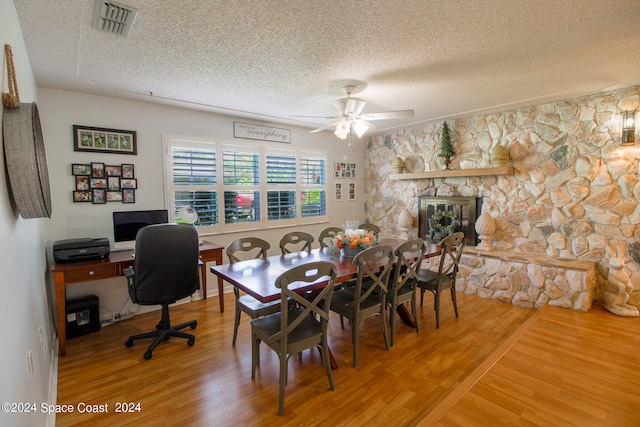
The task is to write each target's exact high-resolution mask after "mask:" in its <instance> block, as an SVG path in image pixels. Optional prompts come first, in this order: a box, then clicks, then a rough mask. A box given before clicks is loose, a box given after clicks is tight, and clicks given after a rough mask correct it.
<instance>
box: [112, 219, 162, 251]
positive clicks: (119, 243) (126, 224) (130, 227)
mask: <svg viewBox="0 0 640 427" xmlns="http://www.w3.org/2000/svg"><path fill="white" fill-rule="evenodd" d="M167 222H169V211H167V210H166V209H156V210H147V211H122V212H114V213H113V242H114V243H113V249H114V250H116V251H117V250H126V249H134V248H135V246H136V235H137V234H138V230H140V229H141V228H142V227H146V226H147V225H152V224H163V223H167Z"/></svg>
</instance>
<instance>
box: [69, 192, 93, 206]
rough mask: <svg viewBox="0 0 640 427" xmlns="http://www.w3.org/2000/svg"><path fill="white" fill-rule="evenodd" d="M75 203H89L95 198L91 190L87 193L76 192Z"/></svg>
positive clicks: (74, 194)
mask: <svg viewBox="0 0 640 427" xmlns="http://www.w3.org/2000/svg"><path fill="white" fill-rule="evenodd" d="M73 201H74V203H76V202H89V203H91V202H92V201H93V196H92V193H91V190H87V191H74V192H73Z"/></svg>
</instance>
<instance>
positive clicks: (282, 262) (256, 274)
mask: <svg viewBox="0 0 640 427" xmlns="http://www.w3.org/2000/svg"><path fill="white" fill-rule="evenodd" d="M404 242H405V240H403V239H398V238H381V239H380V244H382V245H389V246H391V247H392V248H394V249H395V248H397V247H398V246H399V245H401V244H402V243H404ZM427 247H428V250H427V254H426V257H427V258H428V257H433V256H437V255H439V254H440V247H439V246H438V245H437V244H434V243H429V242H427ZM316 261H329V262H331V263H333V264H334V265H335V266H336V268H337V270H338V275H337V280H336V283H341V282H346V281H348V280H352V279H355V278H356V276H357V268H356V266H355V265H354V264H353V258H351V257H344V256H342V255H341V254H340V251H339V250H337V248H335V247H328V248H320V249H312V250H311V251H302V252H293V253H289V254H284V255H273V256H270V257H267V258H266V259H263V258H259V259H251V260H246V261H239V262H235V263H233V264H222V265H214V266H212V267H211V272H212V273H213V274H215V275H216V276H218V277H220V278H222V279H223V280H226V281H227V282H229V283H231V284H232V285H233V286H236V287H237V288H238V289H240V290H242V291H243V292H245V293H247V294H249V295H251V296H252V297H254V298H255V299H257V300H258V301H260V302H263V303H265V302H270V301H275V300H277V299H280V289H279V288H277V287H276V286H275V282H276V279H277V278H278V277H279V276H280V275H281V274H282V273H284V272H286V271H288V270H289V269H291V268H293V267H295V266H297V265H301V264H306V263H310V262H316ZM323 286H326V282H318V283H313V284H304V285H300V286H299V287H298V288H295V287H290V289H295V290H296V292H300V293H304V292H308V291H312V290H314V289H318V288H321V287H323ZM396 310H397V312H398V314H399V316H400V318H401V319H402V321H403V322H404V323H405V324H407V325H410V326H412V327H415V323H414V322H415V319H414V318H413V316H412V315H411V313H410V312H409V311H408V310H407V308H406V307H405V306H404V305H399V306H398V307H397V308H396ZM334 365H335V361H334V360H333V358H332V367H333V368H334V369H335V366H334Z"/></svg>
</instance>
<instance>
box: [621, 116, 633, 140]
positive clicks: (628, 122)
mask: <svg viewBox="0 0 640 427" xmlns="http://www.w3.org/2000/svg"><path fill="white" fill-rule="evenodd" d="M635 134H636V110H625V111H623V112H622V145H633V144H635V142H636V138H635Z"/></svg>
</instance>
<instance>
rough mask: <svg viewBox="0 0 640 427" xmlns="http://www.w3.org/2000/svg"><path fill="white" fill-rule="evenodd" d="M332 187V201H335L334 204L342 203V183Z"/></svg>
mask: <svg viewBox="0 0 640 427" xmlns="http://www.w3.org/2000/svg"><path fill="white" fill-rule="evenodd" d="M333 185H334V187H333V200H335V201H336V202H341V201H342V183H341V182H336V183H334V184H333Z"/></svg>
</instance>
